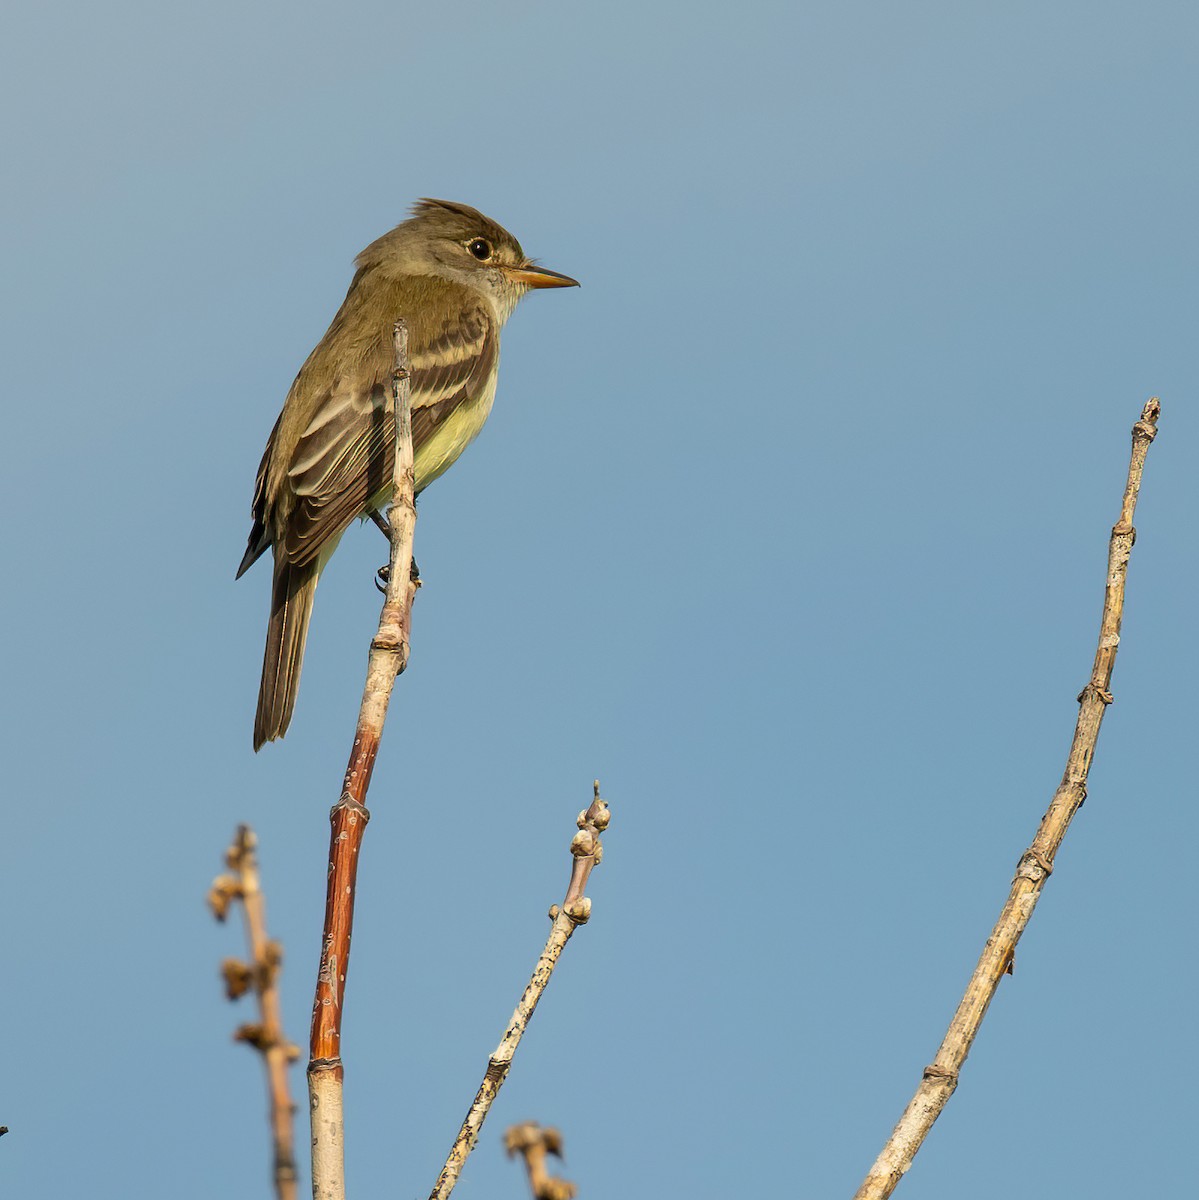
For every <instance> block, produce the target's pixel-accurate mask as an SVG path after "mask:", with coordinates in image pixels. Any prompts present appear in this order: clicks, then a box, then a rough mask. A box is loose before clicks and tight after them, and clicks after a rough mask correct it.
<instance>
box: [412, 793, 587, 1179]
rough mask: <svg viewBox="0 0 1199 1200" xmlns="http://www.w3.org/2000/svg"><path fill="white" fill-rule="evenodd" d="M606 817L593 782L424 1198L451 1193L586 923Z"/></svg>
mask: <svg viewBox="0 0 1199 1200" xmlns="http://www.w3.org/2000/svg"><path fill="white" fill-rule="evenodd" d="M609 819H610V814H609V812H608V805H607V803H606V802H605V801H603V800H601V799H600V794H599V780H598V779H597V780H596V782H595V798H594V799H593V800H592V802H591V806H590V807H589V808H588V809H586V810H585V811H584V812H581V813H579V816H578V820H577V821H576V824H577V825H578V827H579V832H578V833H576V834H575V835H574V837H573V838H572V839H571V843H570V852H571V854H572V855H573V862H572V864H571V872H570V886H569V888H568V889H567V893H566V899H565V900H564V901H563V903H562V906H561V907H559V906H558V905H557V904H555V905H553V906H552V907H551V908H550V913H549V915H550V919H551V920H552V921H553V925H552V926H550V935H549V937H548V938H547V939H546V943H545V949H544V950H542V952H541V957H540V958H539V959H538V960H537V965H536V966H535V967H534V968H533V976H532V978H531V979H530V980H529V983H528V986H527V987H526V988H525V990H524V995H523V996H521V998H520V1003H519V1004H517V1006H516V1011H515V1012H514V1013H513V1014H512V1019H511V1020H510V1021H509V1022H508V1028H507V1030H506V1031H505V1033H504V1036H503V1038H501V1039H500V1044H499V1046H498V1047H496V1050H495V1053H494V1054H492V1056H491V1057H490V1058H489V1059H488V1060H487V1070H486V1071H485V1072H484V1074H483V1082H482V1083H481V1084H480V1085H479V1090H478V1092H477V1093H476V1095H475V1102H474V1103H473V1104H472V1105H471V1106H470V1111H469V1112H467V1114H466V1120H465V1121H463V1122H462V1128H461V1129H460V1130H459V1132H458V1137H457V1139H456V1140H455V1142H454V1145H453V1146H452V1147H451V1149H450V1153H449V1157H448V1158H447V1159H446V1161H445V1166H444V1167H442V1168H441V1174H440V1175H439V1176H438V1177H437V1184H436V1186H435V1187H434V1188H433V1191H432V1192H431V1193H430V1194H429V1200H446V1197H447V1196H449V1194H450V1193H451V1192H452V1191H453V1190H454V1185H455V1184H456V1183H457V1182H458V1176H459V1175H461V1174H462V1167H463V1165H464V1164H465V1162H466V1159H467V1156H468V1155H469V1154H470V1152H471V1151H472V1150H473V1149H474V1148H475V1143H476V1142H477V1141H478V1140H479V1131H480V1130H481V1129H482V1128H483V1122H484V1121H485V1120H486V1118H487V1113H488V1111H489V1110H490V1108H491V1104H492V1101H493V1100H494V1099H495V1098H496V1096H497V1095H498V1093H499V1090H500V1088H501V1087H502V1086H503V1083H504V1080H505V1079H506V1078H507V1077H508V1071H509V1069H510V1068H511V1066H512V1058H513V1055H515V1054H516V1048H517V1046H519V1045H520V1039H521V1038H522V1037H523V1036H524V1032H525V1030H526V1029H527V1028H528V1024H529V1021H530V1020H531V1019H532V1016H533V1012H534V1011H535V1009H536V1008H537V1001H538V1000H540V999H541V993H542V992H544V991H545V988H546V985H547V984H548V983H549V981H550V976H551V975H552V974H553V973H554V966H555V965H556V964H557V962H558V957H559V955H560V954H561V953H562V951H563V949H564V947H565V946H566V943H567V942H568V941H570V935H571V934H572V933H574V931H575V929H576V928H577V927H578V926H580V925H584V924H586V922H587V920H588V918H589V917H590V916H591V900H590V898H589V897H587V896H585V895H583V891H584V889H585V888H586V886H587V879H588V877H589V876H590V874H591V871H592V868H593V867H595V866H597V865H598V864H599V862H600V861H601V860H602V859H603V855H604V847H603V845H602V843H601V842H600V834H602V833H603V831H604V830H605V829H607V828H608V821H609Z"/></svg>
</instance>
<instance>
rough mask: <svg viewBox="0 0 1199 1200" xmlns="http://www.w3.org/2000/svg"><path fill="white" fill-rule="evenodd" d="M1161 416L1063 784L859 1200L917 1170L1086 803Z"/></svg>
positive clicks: (1128, 509) (1142, 450)
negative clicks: (917, 1158) (914, 1165)
mask: <svg viewBox="0 0 1199 1200" xmlns="http://www.w3.org/2000/svg"><path fill="white" fill-rule="evenodd" d="M1160 412H1161V406H1160V405H1159V403H1158V401H1157V399H1156V398H1154V399H1152V400H1150V401H1149V402H1148V403H1147V404H1146V405H1145V408H1144V411H1143V412H1142V413H1141V419H1140V420H1139V421H1138V422H1137V423H1136V424H1135V425H1134V426H1133V429H1132V458H1131V461H1130V462H1129V466H1128V480H1127V483H1126V484H1125V488H1124V500H1123V504H1122V506H1121V510H1120V519H1119V521H1117V522H1116V525H1115V527H1114V528H1113V529H1112V536H1111V541H1110V543H1109V547H1108V560H1107V564H1108V565H1107V584H1106V588H1105V591H1104V602H1103V617H1102V619H1101V621H1100V626H1099V646H1098V649H1097V650H1096V652H1095V663H1094V666H1093V668H1092V670H1091V678H1090V680H1089V681H1088V683H1087V685H1086V687H1084V688H1083V690H1082V692H1081V694H1080V695H1079V697H1078V701H1079V711H1078V721H1077V724H1076V725H1075V727H1074V740H1073V741H1072V743H1071V745H1070V753H1069V756H1068V757H1067V759H1066V770H1065V774H1064V775H1063V776H1062V782H1061V784H1060V785H1059V786H1058V789H1057V791H1056V793H1055V794H1054V797H1053V800H1052V801H1051V802H1050V804H1049V809H1048V811H1047V812H1046V813H1045V816H1044V817H1043V818H1042V821H1041V826H1040V828H1039V829H1038V830H1037V836H1036V837H1035V838H1034V839H1033V842H1032V845H1031V846H1029V848H1028V849H1027V850H1026V851H1025V852H1024V854H1023V856H1022V857H1021V859H1020V863H1019V865H1018V867H1017V869H1016V876H1015V879H1014V880H1013V881H1012V887H1011V891H1010V893H1009V895H1008V899H1007V903H1006V904H1005V905H1004V906H1003V911H1002V912H1001V913H1000V915H999V920H998V921H996V923H995V927H994V929H993V930H992V931H991V936H990V937H989V938H988V939H987V944H986V946H985V947H984V948H983V952H982V956H981V958H980V959H979V960H978V965H977V966H976V967H975V969H974V975H973V976H972V977H971V979H970V983H969V984H968V986H967V988H966V993H965V995H964V996H963V997H962V1001H961V1003H960V1004H959V1006H958V1010H957V1012H956V1013H955V1014H954V1016H953V1020H952V1021H951V1022H950V1025H949V1031H948V1032H947V1033H946V1035H945V1040H944V1041H943V1042H942V1043H941V1048H940V1049H939V1050H938V1051H937V1056H936V1058H935V1059H934V1060H933V1062H932V1064H931V1065H930V1066H928V1067H926V1068H925V1069H924V1078H923V1079H922V1080H921V1083H920V1086H919V1087H918V1088H917V1089H916V1094H915V1095H914V1096H913V1097H912V1100H911V1102H910V1103H909V1104H908V1106H907V1108H906V1110H905V1111H904V1114H903V1116H902V1117H900V1119H899V1123H898V1124H897V1125H896V1126H895V1129H894V1131H893V1132H892V1134H891V1137H890V1139H889V1140H888V1141H887V1144H886V1145H885V1146H884V1147H883V1150H882V1153H881V1154H880V1155H879V1156H878V1158H877V1160H876V1161H875V1163H874V1165H873V1166H872V1167H871V1168H870V1173H869V1174H868V1175H867V1176H866V1179H865V1181H864V1182H863V1184H862V1186H861V1187H860V1188H859V1189H858V1191H857V1193H856V1194H855V1197H854V1200H882V1198H883V1197H886V1196H890V1195H891V1193H892V1192H893V1191H894V1190H895V1187H896V1185H897V1184H898V1183H899V1181H900V1179H901V1178H902V1177H903V1174H904V1172H905V1171H907V1169H908V1168H909V1167H910V1166H911V1165H912V1160H913V1158H914V1157H915V1155H916V1152H917V1151H918V1150H919V1149H920V1146H921V1143H922V1142H923V1141H924V1138H925V1136H926V1135H927V1134H928V1132H929V1130H930V1129H931V1128H932V1125H933V1122H934V1121H936V1119H937V1117H938V1116H940V1114H941V1110H942V1109H943V1108H944V1107H945V1104H946V1103H947V1101H948V1100H949V1097H950V1096H951V1095H952V1094H953V1091H954V1088H955V1087H956V1086H957V1081H958V1073H959V1071H960V1070H961V1067H962V1064H963V1063H964V1062H965V1061H966V1055H967V1054H969V1052H970V1047H971V1045H972V1044H973V1042H974V1038H975V1036H976V1035H977V1033H978V1029H979V1026H980V1025H981V1024H982V1019H983V1017H984V1016H985V1015H986V1012H987V1008H988V1006H989V1005H990V1003H991V999H992V997H993V996H994V995H995V992H996V989H997V988H998V987H999V981H1000V979H1001V978H1002V977H1003V975H1004V974H1005V973H1009V972H1010V970H1011V966H1012V961H1013V956H1014V955H1015V952H1016V943H1017V942H1018V941H1019V940H1020V935H1021V934H1022V933H1023V932H1024V929H1025V926H1027V924H1028V922H1029V919H1030V918H1031V917H1032V913H1033V909H1034V908H1035V907H1036V903H1037V900H1038V899H1039V898H1040V895H1041V890H1042V889H1043V888H1044V886H1045V881H1046V879H1048V878H1049V874H1050V872H1051V871H1052V870H1053V860H1054V856H1055V854H1056V853H1057V850H1058V847H1059V846H1060V845H1061V843H1062V839H1063V838H1064V837H1065V834H1066V830H1067V829H1068V828H1069V825H1070V821H1071V820H1072V818H1073V817H1074V814H1075V813H1076V812H1077V811H1078V809H1079V807H1080V806H1081V805H1082V802H1083V800H1084V799H1085V798H1086V794H1087V773H1088V771H1089V770H1090V766H1091V762H1092V760H1093V758H1094V755H1095V743H1096V741H1097V739H1098V737H1099V726H1100V723H1101V722H1102V720H1103V712H1104V709H1105V708H1106V706H1107V705H1109V704H1110V703H1111V702H1112V694H1111V691H1110V687H1111V680H1112V668H1113V667H1114V665H1115V661H1116V648H1117V647H1118V645H1119V643H1120V623H1121V620H1122V619H1123V615H1124V581H1125V577H1126V575H1127V573H1128V559H1129V556H1130V554H1131V553H1132V546H1133V542H1134V541H1135V540H1136V531H1135V529H1134V528H1133V524H1132V518H1133V513H1134V512H1135V510H1136V504H1137V496H1138V493H1139V491H1140V486H1141V474H1142V472H1143V470H1144V467H1145V455H1146V453H1147V452H1148V450H1149V443H1150V442H1152V441H1153V439H1154V436H1155V435H1156V434H1157V420H1158V416H1159V415H1160Z"/></svg>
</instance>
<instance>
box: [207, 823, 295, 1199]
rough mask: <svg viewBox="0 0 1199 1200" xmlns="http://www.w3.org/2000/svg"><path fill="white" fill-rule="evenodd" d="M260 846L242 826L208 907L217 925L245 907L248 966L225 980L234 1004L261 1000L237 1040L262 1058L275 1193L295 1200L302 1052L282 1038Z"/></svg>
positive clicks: (229, 966) (276, 960)
mask: <svg viewBox="0 0 1199 1200" xmlns="http://www.w3.org/2000/svg"><path fill="white" fill-rule="evenodd" d="M256 846H257V839H256V838H255V836H254V831H253V830H252V829H251V828H250V827H249V826H248V825H239V826H238V829H237V834H236V836H235V837H234V839H233V843H232V845H231V846H230V847H229V849H228V850H226V851H225V862H226V864H227V866H228V867H229V870H230V871H231V872H232V874H230V875H218V876H217V877H216V879H214V880H213V883H212V888H211V890H210V891H209V893H208V905H209V907H210V908H211V909H212V911H213V914H214V915H215V916H216V918H217V920H218V921H224V920H225V918H226V917H227V916H228V915H229V907H230V905H231V904H233V902H234V901H236V900H240V901H241V902H242V911H243V912H244V913H245V918H246V939H247V941H248V942H249V944H250V962H249V963H248V964H247V963H244V962H242V961H241V960H240V959H236V958H227V959H225V961H224V963H223V964H222V967H221V973H222V975H223V976H224V978H225V994H226V995H227V996H228V997H229V999H230V1000H236V999H237V998H238V997H239V996H243V995H245V993H246V992H248V991H251V990H252V991H253V992H254V994H255V995H256V996H257V997H258V1013H259V1019H258V1022H257V1023H249V1022H248V1023H246V1024H245V1025H242V1026H241V1027H240V1028H239V1029H238V1030H237V1032H236V1033H235V1034H234V1035H233V1036H234V1037H235V1038H236V1039H237V1040H238V1041H242V1042H246V1043H248V1044H249V1045H251V1046H253V1047H254V1049H255V1050H257V1051H258V1052H259V1053H260V1054H261V1055H262V1061H263V1066H264V1067H265V1068H266V1077H267V1091H268V1097H269V1102H270V1113H269V1117H270V1125H271V1138H272V1142H273V1146H274V1166H273V1177H274V1181H275V1194H276V1195H277V1196H278V1197H279V1200H296V1188H297V1182H296V1156H295V1129H294V1117H295V1111H296V1106H295V1104H293V1103H292V1099H291V1094H290V1092H289V1091H288V1087H287V1068H288V1067H289V1066H290V1065H291V1063H293V1062H295V1061H296V1059H297V1058H299V1057H300V1048H299V1047H298V1046H294V1045H292V1043H291V1042H289V1041H288V1040H287V1039H286V1038H285V1037H284V1036H283V1017H282V1008H281V1005H280V1001H279V971H280V968H281V967H282V965H283V947H282V946H281V945H280V944H279V943H278V942H276V941H272V940H271V939H270V938H269V937H267V932H266V901H265V900H264V898H263V895H262V886H261V882H260V880H259V876H258V860H257V857H256V855H255V853H254V851H255V847H256Z"/></svg>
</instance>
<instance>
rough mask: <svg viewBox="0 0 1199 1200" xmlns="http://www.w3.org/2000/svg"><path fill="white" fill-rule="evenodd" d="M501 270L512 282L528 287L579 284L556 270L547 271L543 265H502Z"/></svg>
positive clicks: (575, 285) (556, 286)
mask: <svg viewBox="0 0 1199 1200" xmlns="http://www.w3.org/2000/svg"><path fill="white" fill-rule="evenodd" d="M502 270H503V272H504V274H505V275H507V276H508V278H509V279H511V280H512V281H513V282H514V283H522V284H524V286H525V287H528V288H559V287H578V286H579V281H578V280H577V279H571V277H570V276H569V275H559V274H558V272H557V271H547V270H546V269H545V267H536V266H534V265H533V264H532V263H524V264H523V265H521V266H519V267H504V268H502Z"/></svg>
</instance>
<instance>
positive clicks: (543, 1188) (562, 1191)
mask: <svg viewBox="0 0 1199 1200" xmlns="http://www.w3.org/2000/svg"><path fill="white" fill-rule="evenodd" d="M504 1148H505V1149H506V1150H507V1151H508V1157H509V1158H512V1157H514V1156H515V1155H517V1154H519V1155H520V1156H521V1157H522V1158H523V1159H524V1160H525V1170H526V1171H527V1172H528V1174H529V1191H530V1192H531V1193H532V1194H533V1200H574V1197H575V1196H576V1195H577V1194H578V1190H579V1189H578V1188H577V1187H576V1186H575V1185H574V1184H573V1183H571V1182H570V1180H569V1179H559V1178H558V1177H557V1176H556V1175H551V1174H550V1173H549V1170H548V1169H547V1167H546V1163H545V1160H546V1157H547V1156H548V1155H550V1154H552V1155H554V1157H555V1158H561V1157H562V1134H561V1133H559V1132H558V1130H556V1129H554V1128H552V1127H551V1126H544V1127H543V1126H541V1125H538V1124H537V1122H536V1121H525V1122H524V1123H523V1124H521V1125H509V1126H508V1128H507V1129H506V1130H505V1131H504Z"/></svg>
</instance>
